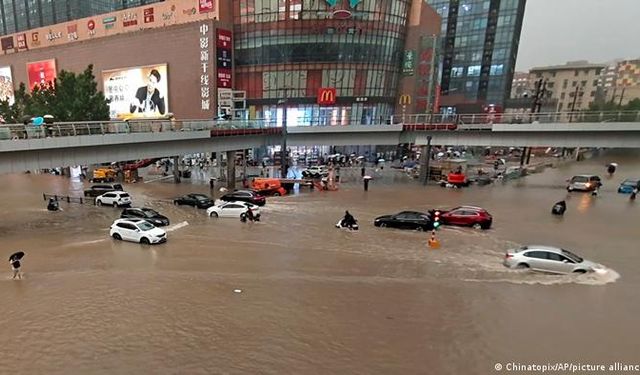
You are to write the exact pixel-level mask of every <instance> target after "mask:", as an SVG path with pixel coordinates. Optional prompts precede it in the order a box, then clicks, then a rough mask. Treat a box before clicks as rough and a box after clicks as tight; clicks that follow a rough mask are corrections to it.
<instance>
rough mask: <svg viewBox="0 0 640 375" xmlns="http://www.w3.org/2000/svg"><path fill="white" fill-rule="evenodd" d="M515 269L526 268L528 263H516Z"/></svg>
mask: <svg viewBox="0 0 640 375" xmlns="http://www.w3.org/2000/svg"><path fill="white" fill-rule="evenodd" d="M516 269H519V270H526V269H529V265H528V264H526V263H520V264H518V265H517V266H516Z"/></svg>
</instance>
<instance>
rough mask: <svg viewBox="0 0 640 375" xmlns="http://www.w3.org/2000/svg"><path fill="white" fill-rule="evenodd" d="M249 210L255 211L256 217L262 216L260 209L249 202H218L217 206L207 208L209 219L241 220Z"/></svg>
mask: <svg viewBox="0 0 640 375" xmlns="http://www.w3.org/2000/svg"><path fill="white" fill-rule="evenodd" d="M249 208H251V210H252V211H253V215H254V216H259V215H260V207H258V206H257V205H255V204H252V203H248V202H240V201H233V202H224V201H216V205H215V206H211V207H209V208H207V215H208V216H209V217H232V218H239V217H240V215H242V214H244V213H246V212H247V211H248V210H249Z"/></svg>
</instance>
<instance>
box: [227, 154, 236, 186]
mask: <svg viewBox="0 0 640 375" xmlns="http://www.w3.org/2000/svg"><path fill="white" fill-rule="evenodd" d="M235 188H236V152H235V151H227V189H229V190H233V189H235Z"/></svg>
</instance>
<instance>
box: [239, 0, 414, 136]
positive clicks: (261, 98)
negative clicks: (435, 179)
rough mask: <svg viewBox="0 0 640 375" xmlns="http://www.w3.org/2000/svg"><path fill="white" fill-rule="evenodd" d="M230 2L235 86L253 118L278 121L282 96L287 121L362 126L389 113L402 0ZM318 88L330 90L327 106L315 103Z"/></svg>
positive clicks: (405, 8)
mask: <svg viewBox="0 0 640 375" xmlns="http://www.w3.org/2000/svg"><path fill="white" fill-rule="evenodd" d="M234 7H235V9H234V35H235V42H234V53H235V56H234V60H235V70H236V85H235V86H236V89H238V90H244V91H246V92H247V105H249V106H253V107H254V108H255V113H256V114H255V117H257V118H260V117H263V118H267V119H273V120H276V121H278V122H279V121H281V118H282V117H283V111H284V109H283V107H284V105H282V102H283V101H284V100H283V99H286V102H287V104H286V106H287V108H288V109H287V122H288V123H289V124H291V125H292V126H295V125H340V124H347V123H353V122H358V123H362V124H368V123H371V122H372V121H373V120H374V119H376V120H378V121H379V119H380V118H384V117H386V116H388V115H390V114H391V112H392V109H393V107H394V102H395V97H396V91H397V86H398V80H399V75H400V68H401V62H402V57H403V49H404V42H405V34H406V22H407V14H408V12H409V8H410V0H363V1H361V2H359V3H358V4H356V5H355V7H353V8H352V7H351V2H350V1H347V0H345V1H337V4H336V5H335V6H334V7H330V6H329V5H328V4H327V2H326V1H319V0H238V1H234ZM340 14H342V15H348V16H346V17H341V16H339V15H340ZM320 88H335V89H336V103H335V104H334V105H330V106H324V105H323V106H320V105H318V104H316V101H317V95H318V90H319V89H320ZM279 102H280V103H281V104H280V105H279V104H278V103H279ZM250 113H251V111H250Z"/></svg>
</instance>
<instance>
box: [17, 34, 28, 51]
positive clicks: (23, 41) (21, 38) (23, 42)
mask: <svg viewBox="0 0 640 375" xmlns="http://www.w3.org/2000/svg"><path fill="white" fill-rule="evenodd" d="M16 39H17V40H18V49H19V50H22V51H24V50H28V49H29V46H27V34H18V35H16Z"/></svg>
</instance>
